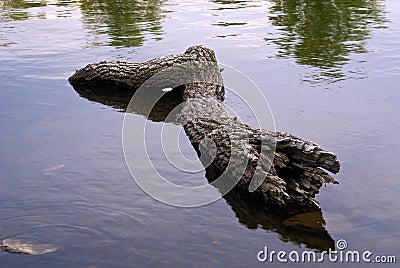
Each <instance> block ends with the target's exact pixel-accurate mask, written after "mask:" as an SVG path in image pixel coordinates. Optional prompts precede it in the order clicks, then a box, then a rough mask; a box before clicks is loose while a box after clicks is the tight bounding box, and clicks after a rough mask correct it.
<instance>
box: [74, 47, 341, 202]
mask: <svg viewBox="0 0 400 268" xmlns="http://www.w3.org/2000/svg"><path fill="white" fill-rule="evenodd" d="M185 64H190V66H191V68H186V65H185ZM172 66H178V68H175V69H174V70H173V71H170V68H171V67H172ZM179 66H184V67H183V68H180V67H179ZM193 66H194V68H193ZM177 70H178V71H177ZM160 73H161V75H160ZM157 74H158V77H157V79H156V80H154V79H153V80H151V79H150V80H149V81H150V82H149V83H148V84H146V83H147V82H146V80H147V79H149V78H150V77H153V76H154V75H157ZM69 81H70V83H71V84H72V85H73V86H74V88H75V89H77V91H78V92H79V90H78V89H79V88H87V87H90V88H97V90H107V91H109V92H110V91H111V92H112V91H114V92H115V94H121V92H130V93H131V94H133V93H134V92H135V91H136V90H137V89H138V88H139V87H140V86H143V85H145V87H146V90H148V92H149V94H151V92H161V90H160V89H162V88H165V87H169V86H171V87H174V88H175V89H174V90H173V91H175V94H176V92H177V91H178V92H179V94H180V95H181V100H179V101H182V102H183V103H185V105H183V106H182V107H183V108H182V109H181V110H180V112H179V114H178V115H177V117H176V120H177V121H178V122H179V123H180V124H182V126H183V127H184V129H185V132H186V134H187V136H188V137H189V139H190V141H191V143H192V145H193V147H194V148H195V149H196V151H197V152H198V154H199V156H201V157H203V158H204V157H205V158H207V157H212V158H213V165H214V166H215V167H217V168H218V169H219V170H220V171H221V172H228V174H230V176H231V177H232V178H233V179H234V178H240V180H239V181H238V184H237V185H238V186H239V187H240V188H243V189H245V190H248V189H251V188H252V183H254V181H255V182H259V183H260V184H261V185H260V187H258V188H257V189H256V190H255V191H252V192H251V193H249V194H251V195H254V196H258V197H261V198H262V199H263V200H264V202H265V204H266V205H267V206H272V207H274V206H277V207H281V208H293V207H294V206H295V207H303V208H315V207H318V203H317V202H316V201H315V199H314V197H315V195H316V194H317V193H318V191H319V189H320V187H321V186H322V185H323V184H324V183H327V182H331V183H337V181H336V180H335V179H334V178H332V177H331V176H330V175H329V174H328V173H327V172H326V171H324V170H323V169H325V170H327V171H330V172H332V173H337V172H338V171H339V168H340V165H339V162H338V161H337V158H336V155H335V154H334V153H331V152H327V151H325V150H324V149H322V148H321V147H320V146H319V145H317V144H315V143H313V142H310V141H306V140H303V139H301V138H299V137H296V136H294V135H291V134H288V133H284V132H271V131H269V130H263V129H256V128H253V127H251V126H249V125H246V124H243V123H241V122H239V121H238V120H237V119H236V118H232V117H230V116H229V115H228V112H227V111H226V110H225V108H224V106H223V104H222V101H223V99H224V87H223V83H222V76H221V73H220V69H219V68H218V65H217V61H216V57H215V54H214V51H213V50H211V49H209V48H206V47H204V46H193V47H190V48H189V49H187V50H186V51H185V53H183V54H181V55H171V56H165V57H160V58H156V59H152V60H149V61H146V62H141V63H127V62H120V61H114V62H101V63H98V64H89V65H87V66H86V67H84V68H82V69H80V70H77V71H76V73H75V74H73V75H72V76H71V77H70V78H69ZM188 81H189V82H188ZM176 85H180V86H178V87H177V86H176ZM80 90H81V89H80ZM111 94H112V93H111ZM168 94H171V93H168ZM207 140H212V141H214V143H215V147H213V146H207V143H206V142H204V141H207ZM214 156H215V158H214ZM243 165H244V166H245V169H244V170H242V171H241V170H240V168H238V169H239V170H236V167H240V166H243ZM253 179H254V181H253V182H252V180H253ZM216 186H217V187H221V188H223V187H224V185H218V184H217V185H216ZM253 190H254V189H253Z"/></svg>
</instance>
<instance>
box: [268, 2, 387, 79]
mask: <svg viewBox="0 0 400 268" xmlns="http://www.w3.org/2000/svg"><path fill="white" fill-rule="evenodd" d="M271 1H272V2H274V5H273V6H272V7H271V14H270V16H269V20H270V21H271V22H272V24H273V25H274V26H276V27H278V28H279V30H280V34H281V36H280V37H278V38H271V39H266V40H267V41H269V40H271V41H272V42H273V43H275V44H276V45H277V46H278V48H279V49H280V50H279V56H282V57H289V56H291V57H295V58H296V59H297V62H298V63H300V64H305V65H310V66H313V67H318V68H321V69H323V70H324V71H323V73H322V74H323V75H325V76H329V75H332V76H334V77H336V78H339V77H340V76H342V75H343V74H341V73H340V72H337V69H339V70H340V68H341V66H343V64H345V63H346V62H347V61H348V55H349V54H350V53H363V52H366V49H365V47H364V45H365V44H364V42H365V40H366V39H368V37H369V34H370V28H371V27H374V26H379V25H382V23H383V22H384V18H383V15H382V5H381V4H380V3H381V1H379V0H331V1H324V0H271ZM329 69H331V70H332V69H336V71H334V72H330V71H329Z"/></svg>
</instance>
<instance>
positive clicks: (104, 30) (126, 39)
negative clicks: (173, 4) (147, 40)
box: [81, 0, 163, 47]
mask: <svg viewBox="0 0 400 268" xmlns="http://www.w3.org/2000/svg"><path fill="white" fill-rule="evenodd" d="M81 3H82V4H81V10H82V14H83V16H84V22H85V24H86V25H87V26H88V27H89V28H90V29H91V30H93V31H94V32H95V33H96V34H108V35H109V36H110V37H111V40H112V41H111V42H110V43H111V45H113V46H118V47H121V46H122V47H130V46H140V45H142V43H143V41H144V36H143V34H144V33H145V32H150V33H152V34H156V35H160V34H161V25H160V20H161V18H162V16H161V12H160V9H161V5H162V3H163V0H147V1H146V0H133V1H132V0H131V1H128V0H81Z"/></svg>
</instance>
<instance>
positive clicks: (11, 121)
mask: <svg viewBox="0 0 400 268" xmlns="http://www.w3.org/2000/svg"><path fill="white" fill-rule="evenodd" d="M399 17H400V3H399V2H398V1H396V0H387V1H373V0H370V1H367V0H359V1H351V0H347V1H345V0H334V1H311V0H304V1H285V0H280V1H279V0H269V1H267V0H265V1H256V0H254V1H246V0H242V1H217V0H214V1H206V0H192V1H178V0H176V1H173V0H171V1H167V0H166V1H158V0H150V1H119V0H114V1H111V0H91V1H89V0H87V1H85V0H76V1H74V0H64V1H63V0H59V1H57V0H53V1H44V0H43V1H39V0H30V1H22V0H8V1H1V2H0V115H1V116H0V125H1V129H0V148H1V151H0V154H1V158H0V159H1V161H0V176H1V177H0V239H1V240H2V239H5V238H12V239H24V240H29V241H36V242H38V243H46V244H47V243H50V244H53V245H56V246H57V247H58V248H59V250H58V251H57V252H55V253H51V254H48V255H42V256H34V257H32V256H27V255H15V254H10V253H7V252H4V251H0V263H1V267H58V266H61V265H62V266H63V267H147V266H161V267H188V266H194V267H251V266H255V265H257V264H259V263H258V262H257V256H256V255H257V252H258V251H259V250H261V249H262V248H263V247H264V246H265V245H267V246H268V247H269V248H270V249H272V250H286V251H291V250H299V251H301V250H303V249H313V250H321V249H324V248H326V247H329V246H331V245H332V243H334V241H336V240H338V239H345V240H346V241H347V242H348V245H349V249H352V250H360V251H364V250H370V251H372V252H373V253H374V254H375V255H397V256H398V258H400V256H399V245H400V233H399V228H398V226H399V224H400V212H399V211H400V202H399V201H400V199H399V195H398V193H399V191H400V184H399V182H398V181H397V180H398V178H399V176H400V174H399V172H398V168H397V165H398V163H397V162H398V159H399V158H398V155H399V153H400V148H399V144H400V140H399V135H398V132H399V130H400V125H399V121H398V118H399V116H400V110H399V108H398V107H399V105H398V103H399V101H400V94H399V86H398V85H399V84H400V67H399V66H400V19H399ZM193 44H204V45H206V46H209V47H211V48H213V49H214V50H215V51H216V53H217V57H218V60H219V62H221V63H224V64H227V65H230V66H232V67H234V68H237V69H239V70H240V71H242V72H243V73H245V74H246V75H248V76H249V77H250V78H251V79H252V80H254V82H255V83H256V84H257V85H258V86H259V87H260V88H261V89H262V91H263V93H264V94H265V96H266V97H267V99H268V101H269V103H270V105H271V109H272V112H273V114H274V117H275V121H276V127H277V129H278V130H281V131H289V132H292V133H294V134H296V135H299V136H301V137H304V138H307V139H310V140H313V141H315V142H317V143H319V144H321V145H323V146H324V147H325V148H327V149H328V150H332V151H334V152H336V153H337V154H338V156H339V159H340V161H341V164H342V170H341V172H340V173H339V174H338V175H337V178H338V179H339V180H340V185H338V186H337V185H327V187H324V188H323V189H322V190H321V192H320V193H319V195H318V196H317V199H318V201H319V202H320V204H321V207H322V215H321V214H320V213H316V214H313V215H306V216H302V217H303V218H306V219H303V218H301V217H300V219H302V220H304V224H305V225H306V226H305V227H301V228H294V227H293V226H291V225H290V223H288V221H284V220H285V219H284V218H282V216H281V215H276V214H268V213H265V212H263V210H262V208H260V207H259V206H257V205H254V204H252V200H247V199H246V198H244V197H243V195H242V194H240V193H232V194H231V195H229V196H227V197H226V198H224V199H221V200H219V201H217V202H215V203H213V204H211V205H207V206H204V207H200V208H193V209H182V208H174V207H170V206H167V205H164V204H162V203H160V202H157V201H155V200H153V199H152V198H150V197H149V196H147V195H146V194H145V193H144V192H142V190H141V189H140V188H139V187H138V186H137V185H136V184H135V183H134V182H133V180H132V179H131V176H130V174H129V172H128V170H127V168H126V165H125V161H124V157H123V152H122V145H121V132H122V131H121V128H122V121H123V116H124V114H123V113H120V112H117V111H115V109H113V108H111V107H109V106H106V105H103V104H100V103H97V102H92V101H88V100H87V99H86V98H84V97H81V96H79V95H78V94H77V93H76V92H75V91H74V90H73V88H72V87H71V86H70V85H69V84H68V81H67V78H68V76H69V75H71V74H72V73H73V72H74V71H75V69H76V68H79V67H82V66H84V65H86V64H87V63H90V62H98V61H102V60H110V59H120V60H126V61H142V60H146V59H150V58H154V57H157V56H161V55H166V54H175V53H182V52H183V51H184V50H185V49H186V48H187V47H189V46H191V45H193ZM226 102H227V103H228V104H229V105H230V106H231V107H234V108H236V110H237V111H238V112H239V113H240V114H241V117H242V119H244V120H245V121H247V122H252V117H251V114H248V113H247V110H246V109H245V108H243V107H242V106H241V103H240V102H239V101H238V100H236V98H234V96H229V95H228V96H227V99H226ZM136 116H140V115H136ZM150 124H151V127H152V128H154V129H156V130H157V129H159V128H160V126H161V124H162V123H157V122H150ZM148 138H149V141H150V142H151V141H156V139H157V137H156V136H155V135H152V134H151V133H150V134H149V137H148ZM154 144H155V145H154V146H153V147H150V148H149V150H150V151H151V152H152V153H153V155H155V156H156V155H157V153H160V154H161V151H160V148H158V147H157V146H156V143H154ZM182 150H183V151H184V153H185V154H186V155H188V156H189V157H194V156H195V154H194V152H193V149H192V148H191V147H190V145H189V144H188V143H183V145H182ZM154 160H155V161H158V160H159V159H156V157H155V159H154ZM159 163H160V167H159V168H160V169H161V170H162V171H163V172H164V173H166V174H169V176H170V177H172V178H174V179H175V180H176V181H177V182H179V183H181V184H183V185H185V184H186V185H191V184H194V185H198V184H201V183H206V178H205V174H204V172H201V173H195V174H189V175H188V174H186V173H185V174H184V173H182V172H180V171H177V170H175V169H173V168H171V166H170V165H167V164H165V163H163V162H162V161H160V162H159ZM322 217H323V219H324V221H325V222H326V224H325V227H324V228H321V223H322V221H323V220H322ZM298 219H299V218H297V220H298ZM317 222H319V225H318V224H317V225H316V223H317ZM259 265H260V266H266V265H273V264H270V263H265V264H259ZM274 265H277V266H279V265H281V266H283V265H287V264H279V263H274ZM301 265H302V266H304V267H308V266H309V265H308V264H300V266H301ZM325 265H327V266H340V267H342V266H343V264H340V263H336V264H333V263H325ZM352 266H356V265H355V264H352ZM359 266H361V264H360V265H359ZM392 266H393V265H392Z"/></svg>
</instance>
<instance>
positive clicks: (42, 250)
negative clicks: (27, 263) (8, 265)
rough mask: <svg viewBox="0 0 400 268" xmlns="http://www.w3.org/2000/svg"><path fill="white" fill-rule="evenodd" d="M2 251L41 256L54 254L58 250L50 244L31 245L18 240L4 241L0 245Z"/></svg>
mask: <svg viewBox="0 0 400 268" xmlns="http://www.w3.org/2000/svg"><path fill="white" fill-rule="evenodd" d="M0 248H1V249H2V250H5V251H8V252H12V253H20V254H31V255H41V254H46V253H51V252H55V251H56V250H57V249H58V248H57V247H55V246H53V245H50V244H33V243H26V242H23V241H20V240H13V239H4V240H3V241H2V244H1V245H0Z"/></svg>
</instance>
